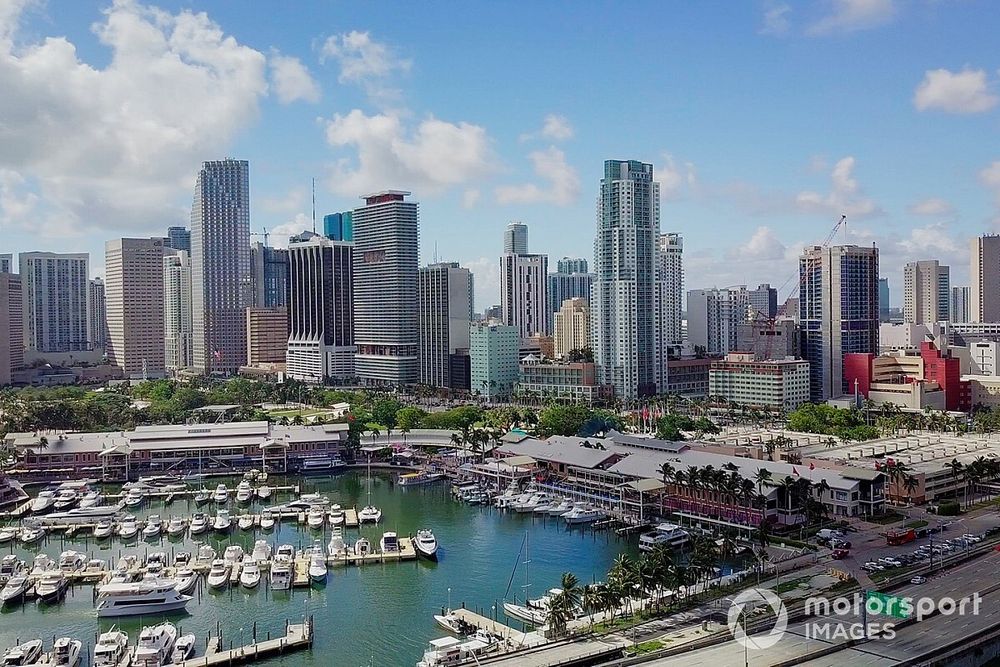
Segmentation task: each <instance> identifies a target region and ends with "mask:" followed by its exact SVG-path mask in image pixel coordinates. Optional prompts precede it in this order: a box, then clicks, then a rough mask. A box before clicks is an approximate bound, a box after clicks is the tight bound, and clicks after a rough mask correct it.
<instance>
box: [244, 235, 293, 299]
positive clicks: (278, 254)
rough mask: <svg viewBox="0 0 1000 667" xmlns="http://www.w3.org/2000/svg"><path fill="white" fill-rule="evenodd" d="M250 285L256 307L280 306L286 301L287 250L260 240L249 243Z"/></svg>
mask: <svg viewBox="0 0 1000 667" xmlns="http://www.w3.org/2000/svg"><path fill="white" fill-rule="evenodd" d="M250 285H251V288H252V291H253V304H252V305H254V306H256V307H258V308H280V307H283V306H284V305H285V304H286V303H288V251H287V250H285V249H284V248H272V247H270V246H267V245H264V244H263V243H261V242H260V241H254V242H253V243H251V244H250Z"/></svg>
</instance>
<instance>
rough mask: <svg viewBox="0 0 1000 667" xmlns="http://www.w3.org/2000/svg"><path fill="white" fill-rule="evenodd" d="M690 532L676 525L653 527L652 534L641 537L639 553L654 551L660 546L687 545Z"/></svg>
mask: <svg viewBox="0 0 1000 667" xmlns="http://www.w3.org/2000/svg"><path fill="white" fill-rule="evenodd" d="M689 539H690V536H689V535H688V532H687V531H686V530H684V529H683V528H681V527H680V526H678V525H677V524H676V523H661V524H658V525H657V526H654V527H653V530H652V531H651V532H648V533H645V534H643V535H640V536H639V551H652V550H653V549H654V548H656V547H657V546H658V545H661V544H662V545H664V546H667V547H671V548H673V547H680V546H683V545H684V544H687V542H688V540H689Z"/></svg>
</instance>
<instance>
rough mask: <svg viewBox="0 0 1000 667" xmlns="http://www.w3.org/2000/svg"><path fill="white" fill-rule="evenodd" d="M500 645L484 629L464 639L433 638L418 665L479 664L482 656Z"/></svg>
mask: <svg viewBox="0 0 1000 667" xmlns="http://www.w3.org/2000/svg"><path fill="white" fill-rule="evenodd" d="M499 647H500V644H499V641H498V640H497V639H496V638H495V637H493V636H491V635H489V634H487V633H485V632H483V631H477V632H476V633H475V634H474V635H472V636H471V637H466V638H465V639H464V640H463V639H459V638H457V637H441V638H439V639H432V640H431V641H430V644H429V645H428V647H427V649H426V650H425V651H424V655H423V659H422V660H421V661H420V662H418V663H417V667H444V666H445V665H458V664H466V663H469V664H471V663H472V662H475V663H477V664H478V663H479V659H480V657H482V656H485V655H487V654H488V653H490V652H492V651H495V650H497V649H498V648H499Z"/></svg>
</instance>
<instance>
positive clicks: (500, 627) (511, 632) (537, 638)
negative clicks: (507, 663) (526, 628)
mask: <svg viewBox="0 0 1000 667" xmlns="http://www.w3.org/2000/svg"><path fill="white" fill-rule="evenodd" d="M451 611H452V613H453V614H455V616H457V617H458V618H460V619H461V620H463V621H465V622H466V623H468V624H469V625H474V626H475V627H477V628H479V629H481V630H485V631H486V632H489V633H490V634H493V635H496V636H498V637H503V638H504V639H506V640H507V644H508V646H511V647H517V648H527V647H531V646H539V645H541V644H544V643H545V642H546V639H545V637H543V636H541V635H540V634H539V633H537V632H521V631H520V630H515V629H514V628H512V627H510V626H509V625H504V624H503V623H500V622H499V621H494V620H493V619H492V618H487V617H485V616H482V615H480V614H477V613H476V612H474V611H470V610H468V609H452V610H451Z"/></svg>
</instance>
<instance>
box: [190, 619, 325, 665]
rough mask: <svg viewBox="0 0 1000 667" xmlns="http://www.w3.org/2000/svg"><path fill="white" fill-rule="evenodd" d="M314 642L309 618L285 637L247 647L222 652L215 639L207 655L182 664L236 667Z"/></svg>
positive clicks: (266, 640)
mask: <svg viewBox="0 0 1000 667" xmlns="http://www.w3.org/2000/svg"><path fill="white" fill-rule="evenodd" d="M312 642H313V620H312V618H309V619H308V620H306V621H305V622H303V623H292V624H288V626H287V627H286V629H285V636H284V637H279V638H277V639H265V640H264V641H259V642H254V643H251V644H247V645H246V646H238V647H236V648H231V649H225V650H221V649H220V646H219V639H218V637H214V638H213V639H212V640H211V641H210V642H209V645H208V649H207V651H206V653H205V655H203V656H200V657H198V658H191V659H190V660H185V661H184V662H183V663H181V664H182V665H183V667H211V666H212V665H236V664H240V663H246V662H254V661H256V660H258V659H260V658H268V657H271V656H275V655H282V654H284V653H289V652H291V651H297V650H301V649H306V648H309V647H311V646H312Z"/></svg>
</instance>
